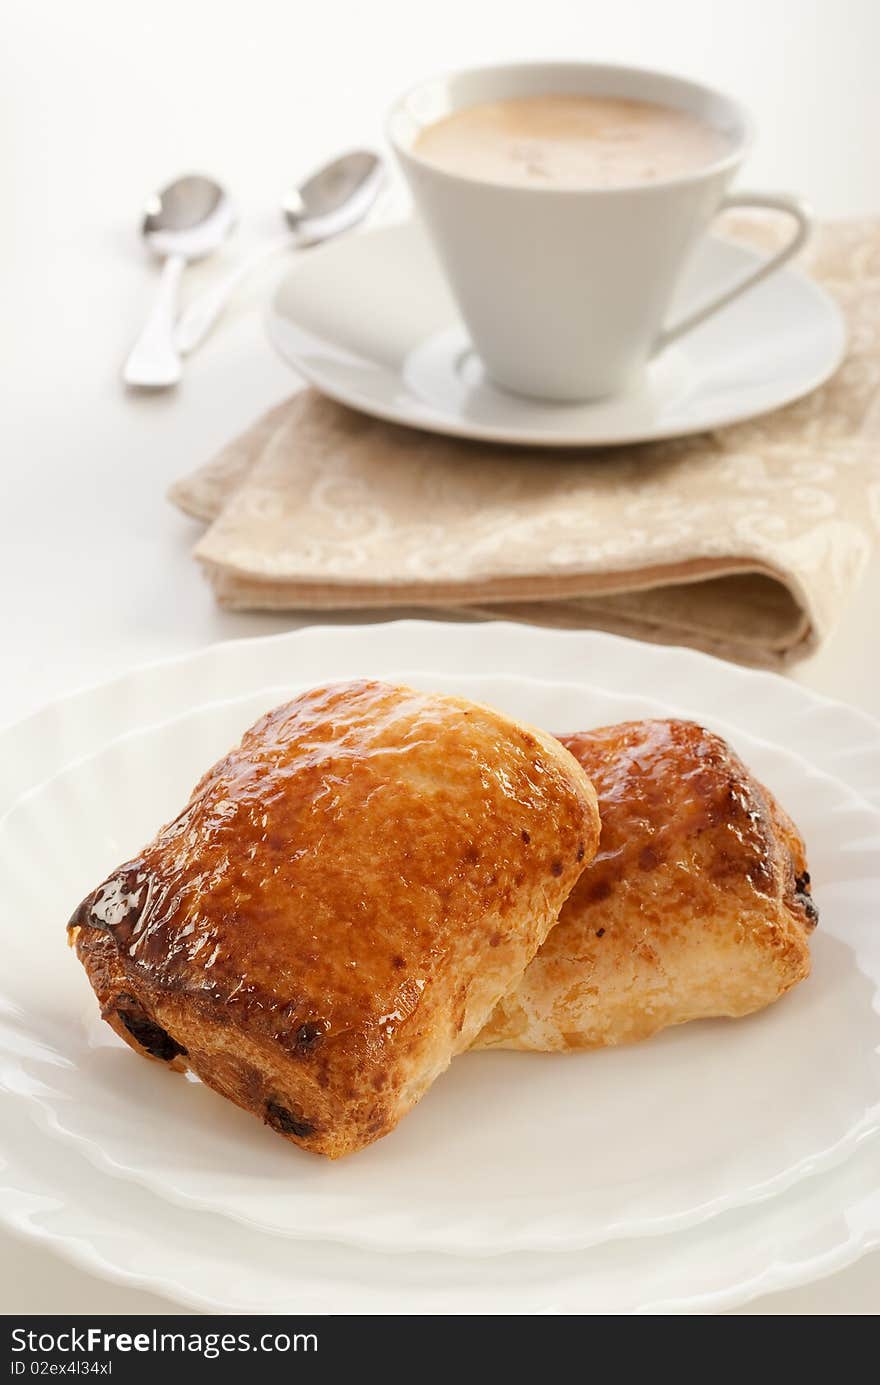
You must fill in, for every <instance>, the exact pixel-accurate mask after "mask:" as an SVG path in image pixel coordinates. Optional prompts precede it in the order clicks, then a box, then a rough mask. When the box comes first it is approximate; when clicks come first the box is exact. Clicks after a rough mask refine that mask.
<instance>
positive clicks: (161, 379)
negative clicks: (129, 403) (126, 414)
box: [122, 255, 186, 389]
mask: <svg viewBox="0 0 880 1385" xmlns="http://www.w3.org/2000/svg"><path fill="white" fill-rule="evenodd" d="M185 264H186V261H185V260H184V258H183V256H182V255H169V256H168V259H167V260H166V261H165V263H164V265H163V266H162V274H161V277H160V279H159V292H158V294H157V296H156V302H155V303H154V305H153V311H152V312H151V313H150V316H149V317H148V318H147V321H146V324H145V326H144V329H143V331H142V332H141V334H140V336H139V337H138V339H137V341H136V342H135V344H134V346H133V347H132V349H131V351H130V353H129V356H128V359H127V361H126V362H125V366H124V367H123V371H122V378H123V380H124V381H125V383H126V384H127V385H137V386H139V387H140V388H142V389H166V388H167V387H168V386H169V385H176V384H177V382H178V380H179V379H180V376H181V365H180V353H179V352H178V350H177V347H176V346H175V344H174V319H175V316H176V312H177V294H178V289H179V287H180V276H181V274H182V273H183V268H184V265H185Z"/></svg>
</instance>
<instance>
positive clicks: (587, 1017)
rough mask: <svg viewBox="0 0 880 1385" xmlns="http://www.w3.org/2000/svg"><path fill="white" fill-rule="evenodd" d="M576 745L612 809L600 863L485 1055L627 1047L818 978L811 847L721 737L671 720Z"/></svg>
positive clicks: (500, 1020)
mask: <svg viewBox="0 0 880 1385" xmlns="http://www.w3.org/2000/svg"><path fill="white" fill-rule="evenodd" d="M562 740H563V743H564V744H565V745H567V746H568V748H569V749H570V750H571V751H572V753H573V754H574V755H576V756H577V758H578V759H579V760H580V762H581V764H582V765H583V766H584V768H585V770H586V771H587V774H588V775H589V776H590V778H591V780H592V781H593V784H594V786H595V788H596V791H597V793H598V795H599V811H600V814H601V817H602V835H601V839H600V843H599V851H598V853H597V854H596V857H595V858H594V860H593V862H592V864H591V865H590V866H589V867H588V869H587V870H586V871H584V873H583V875H582V876H581V878H580V880H579V881H578V883H577V885H576V886H575V888H574V890H573V892H572V894H571V895H570V897H569V899H568V901H567V903H566V904H565V907H564V908H563V911H562V914H561V915H560V919H559V923H558V924H557V926H556V928H554V929H553V931H552V933H551V934H550V936H549V938H548V939H547V941H546V942H545V943H544V945H543V947H542V948H541V950H540V952H539V953H538V955H537V956H536V957H535V959H534V961H533V962H532V963H531V964H530V965H529V967H528V968H527V969H526V972H525V974H524V976H523V978H522V980H521V981H520V983H519V985H518V986H517V987H515V988H514V989H513V990H512V991H511V992H510V994H508V995H507V996H505V997H504V999H503V1000H502V1001H500V1003H499V1004H498V1006H497V1007H496V1009H495V1012H494V1014H493V1015H492V1018H491V1020H490V1021H489V1023H488V1024H487V1025H486V1027H485V1029H484V1030H483V1032H482V1033H481V1034H480V1036H479V1038H478V1039H477V1042H476V1044H475V1047H478V1048H487V1047H494V1048H518V1049H539V1050H555V1049H577V1048H598V1047H602V1046H604V1045H607V1044H619V1043H629V1042H632V1041H634V1040H637V1039H644V1038H647V1037H648V1036H649V1035H651V1034H655V1033H657V1031H658V1030H660V1029H663V1028H665V1027H666V1026H667V1025H671V1024H683V1023H684V1022H685V1021H687V1020H693V1019H701V1018H708V1017H710V1016H736V1015H745V1014H748V1013H749V1012H750V1011H752V1010H758V1009H760V1008H761V1007H762V1006H764V1005H769V1004H770V1003H771V1001H774V1000H776V999H777V998H778V997H779V996H781V995H782V994H783V993H784V992H785V991H787V990H788V989H789V988H790V987H791V986H793V985H795V983H796V982H798V981H800V980H802V979H803V978H804V977H805V976H806V975H807V974H808V972H809V970H810V954H809V948H808V946H807V938H808V935H809V933H810V932H811V931H812V929H813V927H814V926H815V923H816V919H817V913H816V910H815V907H814V905H813V903H812V900H811V898H810V877H809V874H808V872H807V865H806V857H805V853H804V845H803V842H802V841H801V838H800V836H799V834H798V832H797V829H796V828H795V826H794V824H793V823H792V822H791V820H790V819H789V818H788V817H787V816H786V814H785V813H783V811H782V810H781V808H780V807H779V805H778V804H777V803H776V802H775V800H774V799H773V797H772V795H771V794H770V793H768V791H767V790H766V789H764V788H763V787H762V786H761V785H760V784H758V783H757V782H756V781H755V780H754V779H753V778H752V776H751V775H750V774H749V772H748V770H747V769H746V768H745V766H744V765H743V764H742V762H741V761H740V760H739V759H738V758H737V756H736V755H734V753H733V752H732V751H731V749H730V747H729V746H728V745H727V744H726V743H725V742H724V741H723V740H722V739H721V737H720V736H716V735H714V734H713V733H712V732H711V731H706V730H705V729H704V728H703V727H701V726H697V725H696V724H695V723H693V722H689V721H662V720H658V721H633V722H624V723H623V724H622V725H619V726H608V727H603V728H602V729H600V730H597V731H590V732H585V733H583V734H579V735H572V736H564V737H562Z"/></svg>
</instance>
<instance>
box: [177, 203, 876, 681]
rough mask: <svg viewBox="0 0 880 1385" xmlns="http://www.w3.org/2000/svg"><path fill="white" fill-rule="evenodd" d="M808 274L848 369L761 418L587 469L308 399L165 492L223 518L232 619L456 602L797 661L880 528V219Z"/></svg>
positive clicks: (834, 240)
mask: <svg viewBox="0 0 880 1385" xmlns="http://www.w3.org/2000/svg"><path fill="white" fill-rule="evenodd" d="M732 230H733V233H734V234H736V235H737V236H738V237H739V238H741V239H748V240H750V241H752V242H753V243H754V242H757V243H763V244H768V245H769V244H771V243H772V241H773V238H774V236H775V234H776V232H775V230H774V229H773V228H772V227H770V226H769V225H767V224H766V223H762V222H756V221H740V222H738V223H737V224H736V225H735V226H734V227H733V228H732ZM730 231H731V228H730V227H728V233H730ZM808 264H809V269H810V272H811V273H812V274H813V275H814V277H816V278H817V279H818V280H820V281H821V282H822V283H823V284H824V285H825V286H826V287H827V288H828V289H829V290H830V291H831V292H832V293H833V295H834V296H835V297H836V298H837V300H838V302H839V303H840V306H841V308H842V309H843V311H844V314H845V316H846V319H847V324H848V329H849V334H850V344H849V349H848V354H847V358H846V361H845V362H844V364H843V366H842V367H841V369H840V370H839V371H838V372H837V374H836V375H835V377H834V378H833V379H832V380H831V381H829V382H828V383H827V384H826V385H825V386H823V387H822V388H821V389H819V390H817V391H816V392H815V393H813V394H812V395H810V396H808V397H807V398H806V399H803V400H801V401H799V402H797V403H795V404H793V405H790V406H789V407H787V408H785V409H782V410H780V411H778V412H777V413H775V414H771V415H768V416H767V417H764V418H759V419H756V420H754V421H752V422H749V423H744V424H738V425H736V426H734V427H731V428H727V429H724V430H722V431H720V432H716V433H709V434H703V435H701V436H699V437H694V438H687V439H680V440H676V441H672V442H662V443H657V444H650V445H646V446H641V447H630V448H625V449H616V448H615V449H609V450H603V451H599V452H596V451H590V452H584V453H579V454H575V455H573V454H571V453H547V452H545V451H526V450H523V449H517V448H505V447H489V446H483V445H479V444H476V443H469V442H461V441H458V440H454V439H448V438H442V437H439V436H436V435H432V434H429V433H421V432H415V431H411V430H409V429H404V428H400V427H397V426H395V425H392V424H387V423H382V422H380V421H377V420H374V419H371V418H368V417H366V416H364V415H360V414H357V413H354V412H353V411H351V410H349V409H346V408H343V407H342V406H341V405H338V404H335V403H333V402H332V401H330V400H328V399H325V398H323V397H322V396H320V395H319V394H317V393H316V392H315V391H313V390H306V391H304V392H303V393H300V394H297V395H295V396H294V397H293V398H292V399H290V400H288V401H287V402H285V403H283V404H280V405H279V406H278V407H277V408H275V409H273V410H272V411H271V412H270V413H269V414H267V415H266V416H265V417H264V418H263V419H261V420H260V421H259V422H258V423H257V424H256V425H254V427H252V428H251V429H249V430H248V431H247V432H246V433H245V434H244V435H243V436H242V437H240V438H238V439H237V440H236V441H235V442H233V443H232V444H231V445H230V446H229V447H227V448H226V449H225V450H224V451H223V452H222V453H221V454H220V456H219V457H217V458H216V459H215V460H214V461H212V462H209V463H208V464H207V465H206V466H204V467H202V468H200V469H199V470H198V471H196V472H195V473H194V474H193V475H191V476H189V477H187V478H186V479H185V480H183V481H180V482H178V483H177V484H176V485H175V486H174V487H173V488H172V491H171V499H172V500H173V501H174V502H175V503H176V504H177V505H178V506H179V507H180V508H181V509H183V510H185V511H186V512H187V513H189V514H192V515H195V516H197V517H198V518H200V519H203V520H205V521H208V522H209V528H208V529H207V532H206V533H205V535H204V537H203V538H202V539H201V540H200V542H199V543H198V545H197V546H196V550H195V553H196V557H197V558H198V560H199V562H200V563H202V564H203V566H204V568H205V570H206V572H207V574H208V577H209V579H210V581H211V582H212V584H213V586H214V589H215V591H216V594H217V597H218V599H219V600H220V601H221V602H222V603H223V604H224V605H226V606H231V607H238V608H270V609H287V608H297V609H306V610H312V611H316V610H329V609H335V608H355V607H357V608H364V607H377V608H378V607H401V606H407V607H413V606H417V607H421V608H424V607H430V608H431V609H433V610H438V609H440V610H445V611H448V610H449V609H450V608H453V609H455V610H456V611H457V612H458V613H460V614H464V613H465V612H466V613H468V614H470V615H474V616H495V617H507V618H515V619H523V620H528V621H534V622H538V623H541V624H548V625H559V626H574V627H580V626H590V627H595V628H601V629H607V630H614V631H618V632H621V633H625V634H629V635H635V636H638V637H641V638H647V639H654V640H660V641H666V642H669V641H673V642H677V643H687V644H692V645H696V646H698V647H701V648H704V649H707V650H710V651H711V652H713V653H717V654H721V655H724V656H726V657H729V658H733V659H738V660H742V661H744V662H749V663H764V664H779V663H783V662H784V661H786V660H788V659H793V658H798V657H801V656H803V655H804V654H807V653H809V652H810V651H811V650H812V649H814V648H815V646H816V645H817V644H818V642H819V641H821V640H822V639H823V638H824V637H825V636H826V635H827V634H828V632H829V631H830V630H831V629H832V627H833V625H834V622H835V620H836V619H837V617H838V616H839V614H840V612H841V611H842V609H843V608H844V606H845V605H846V602H847V600H848V598H849V597H850V595H851V593H852V591H853V590H854V588H855V586H856V584H857V583H858V581H859V578H860V576H861V574H862V572H863V571H864V568H865V565H866V562H867V559H868V556H869V553H870V549H871V544H872V541H873V534H874V532H875V530H876V520H877V517H878V514H880V471H878V467H877V443H878V438H880V223H878V222H860V223H853V222H848V223H838V224H832V225H827V226H825V227H823V228H821V229H820V231H819V233H818V234H817V236H816V237H815V239H814V242H813V246H812V249H811V252H810V255H809V259H808ZM770 350H772V347H771V348H770ZM767 368H768V371H771V370H772V368H773V363H772V357H768V363H767ZM872 511H873V515H874V522H872V518H871V514H872Z"/></svg>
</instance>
